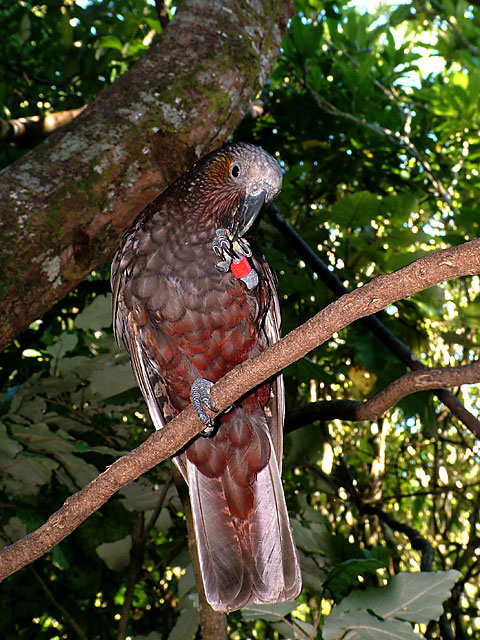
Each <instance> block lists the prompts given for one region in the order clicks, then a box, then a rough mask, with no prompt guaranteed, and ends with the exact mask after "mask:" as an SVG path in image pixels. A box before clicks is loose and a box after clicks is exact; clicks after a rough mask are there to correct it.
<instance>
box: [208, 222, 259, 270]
mask: <svg viewBox="0 0 480 640" xmlns="http://www.w3.org/2000/svg"><path fill="white" fill-rule="evenodd" d="M212 248H213V250H214V252H215V254H216V256H217V257H218V258H220V262H217V264H216V265H215V267H216V268H217V269H218V271H222V272H223V273H227V271H228V270H229V269H230V265H231V264H232V262H233V261H234V260H235V261H238V260H239V259H240V258H242V256H245V257H247V258H250V257H251V255H252V249H251V248H250V245H249V244H248V241H247V240H246V239H245V238H237V239H236V240H235V239H233V238H232V237H231V233H230V232H229V231H228V230H227V229H216V230H215V238H214V239H213V241H212Z"/></svg>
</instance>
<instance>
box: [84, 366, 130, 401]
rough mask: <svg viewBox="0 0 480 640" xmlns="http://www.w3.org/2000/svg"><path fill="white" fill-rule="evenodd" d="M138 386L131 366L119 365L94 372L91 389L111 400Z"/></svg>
mask: <svg viewBox="0 0 480 640" xmlns="http://www.w3.org/2000/svg"><path fill="white" fill-rule="evenodd" d="M136 386H137V381H136V380H135V376H134V375H133V372H132V367H131V366H130V364H119V365H117V366H112V367H108V368H106V369H101V370H99V371H94V373H93V374H92V377H91V379H90V387H91V389H92V391H93V392H94V393H96V394H97V395H98V396H100V397H101V398H110V397H111V396H116V395H118V394H119V393H123V392H124V391H127V390H128V389H133V388H134V387H136Z"/></svg>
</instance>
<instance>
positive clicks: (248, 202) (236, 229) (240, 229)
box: [231, 191, 267, 238]
mask: <svg viewBox="0 0 480 640" xmlns="http://www.w3.org/2000/svg"><path fill="white" fill-rule="evenodd" d="M266 198H267V192H266V191H260V192H259V193H257V194H256V195H254V196H251V195H247V196H246V197H245V200H244V202H243V206H242V210H241V211H240V215H239V216H238V218H237V219H236V220H235V221H234V223H233V228H232V229H231V232H232V235H233V237H234V238H241V237H242V236H244V235H245V234H246V233H247V231H248V230H249V229H250V227H251V226H252V224H253V223H254V222H255V220H256V218H257V216H258V214H259V213H260V211H261V210H262V207H263V205H264V203H265V200H266Z"/></svg>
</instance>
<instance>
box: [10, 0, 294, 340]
mask: <svg viewBox="0 0 480 640" xmlns="http://www.w3.org/2000/svg"><path fill="white" fill-rule="evenodd" d="M292 4H293V3H292V2H284V1H282V0H257V1H256V2H243V3H236V2H234V0H227V1H225V0H222V2H220V0H213V1H212V0H210V1H208V2H207V0H185V1H184V2H183V3H182V5H181V7H180V8H179V10H178V11H177V13H176V14H175V17H174V19H173V20H172V21H171V23H170V24H169V25H168V26H167V28H166V29H165V30H164V32H163V33H162V34H161V36H159V37H158V39H157V40H156V41H155V42H154V43H153V44H152V45H151V47H150V48H149V50H148V51H147V52H146V54H145V55H144V57H143V58H142V59H141V60H139V61H138V62H137V63H136V64H135V65H134V66H133V67H132V68H131V69H130V70H129V71H127V72H126V73H125V74H124V75H123V76H122V77H121V78H120V79H119V80H118V81H117V82H116V83H115V84H114V85H112V86H110V87H107V88H106V89H105V90H104V91H102V92H101V93H100V95H99V96H98V98H97V99H96V100H95V101H94V102H93V103H92V104H91V105H89V106H88V107H87V108H86V109H85V110H84V111H83V112H82V113H81V114H80V115H79V116H78V117H77V118H76V119H75V120H74V121H73V122H72V123H71V124H70V125H67V126H66V127H64V128H62V129H61V130H58V131H56V132H54V133H53V134H52V135H51V136H50V137H49V138H48V139H47V140H45V142H43V143H42V144H41V145H39V146H38V147H37V148H36V149H34V150H33V151H32V152H30V153H29V154H27V155H26V156H25V157H24V158H22V159H21V160H19V161H17V162H16V163H14V164H13V165H11V166H10V167H8V168H7V169H6V170H4V171H3V172H2V173H1V174H0V194H1V203H2V204H1V214H0V231H1V238H2V241H1V243H0V268H1V270H2V274H1V284H0V348H1V347H3V346H4V345H5V344H6V343H7V342H8V341H9V340H11V339H12V338H13V336H14V335H15V334H16V333H18V332H19V331H21V330H23V329H25V328H26V327H27V326H28V325H29V323H30V322H32V321H33V320H35V319H36V318H38V317H40V316H41V315H42V314H43V313H44V312H45V311H46V310H47V309H48V308H49V307H50V306H51V305H52V304H53V303H55V302H56V301H57V300H60V299H61V298H62V297H63V296H64V295H65V294H66V293H67V292H68V291H69V290H70V289H71V288H72V287H74V286H75V285H76V284H77V283H78V282H80V281H81V280H82V279H83V278H84V277H85V276H86V275H87V274H88V273H89V272H90V271H91V270H92V269H94V268H95V267H97V266H98V265H100V264H102V263H104V262H105V261H106V260H108V259H109V257H110V256H111V254H112V252H113V249H114V248H115V246H116V245H117V244H118V241H119V238H120V236H121V234H122V232H123V230H124V229H125V228H126V227H127V226H128V225H129V224H130V223H131V222H132V220H133V219H134V218H135V216H136V215H137V214H138V213H139V212H140V211H141V209H142V208H143V207H144V206H145V205H146V204H147V203H148V202H150V201H151V200H152V199H153V198H154V197H155V196H156V195H157V194H158V193H159V192H161V191H163V189H164V188H165V187H166V186H167V184H168V183H169V182H171V181H172V180H173V179H174V178H176V177H177V176H178V174H179V173H180V172H181V171H182V170H183V169H185V168H186V167H187V166H188V165H190V164H191V163H192V162H193V161H194V160H195V159H196V157H197V156H198V155H202V154H203V153H204V152H206V151H209V150H211V149H213V148H215V147H216V146H218V145H219V144H221V143H222V142H223V141H224V140H225V139H226V138H227V137H228V136H229V134H230V133H231V132H232V131H233V130H234V128H235V126H236V125H237V124H238V122H239V121H240V119H241V118H242V116H243V114H244V113H245V112H246V109H247V105H248V100H249V99H250V98H252V97H253V96H254V95H255V93H256V92H257V91H258V90H259V89H260V87H261V86H262V85H263V84H264V82H265V80H266V79H267V77H268V75H269V74H270V72H271V70H272V67H273V64H274V62H275V59H276V57H277V55H278V53H279V48H280V41H281V38H282V35H283V33H284V31H285V28H286V24H287V20H288V18H289V16H290V15H291V12H292Z"/></svg>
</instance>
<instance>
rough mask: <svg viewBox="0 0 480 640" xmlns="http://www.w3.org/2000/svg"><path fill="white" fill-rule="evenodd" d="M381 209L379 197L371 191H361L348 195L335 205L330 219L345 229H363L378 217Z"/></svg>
mask: <svg viewBox="0 0 480 640" xmlns="http://www.w3.org/2000/svg"><path fill="white" fill-rule="evenodd" d="M380 207H381V201H380V200H379V198H378V196H376V195H375V194H373V193H370V192H369V191H359V192H358V193H351V194H349V195H346V196H345V197H344V198H342V199H341V200H340V201H339V202H337V203H335V204H334V205H333V207H332V209H331V212H330V216H329V218H330V220H332V221H333V222H337V223H338V224H339V225H340V226H342V227H344V228H346V227H354V228H356V227H363V226H364V225H366V224H367V223H369V222H370V221H371V220H374V219H375V218H376V217H377V215H378V212H379V211H380Z"/></svg>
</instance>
